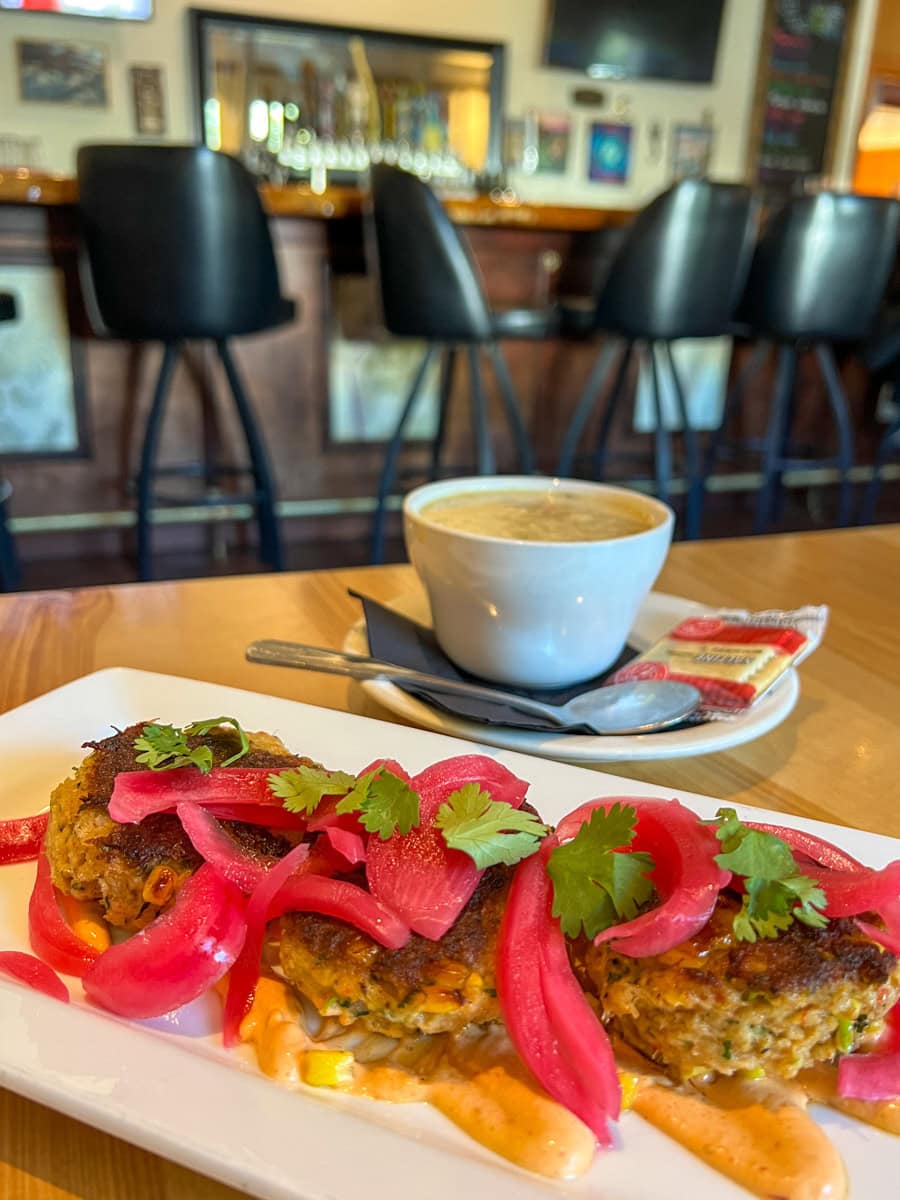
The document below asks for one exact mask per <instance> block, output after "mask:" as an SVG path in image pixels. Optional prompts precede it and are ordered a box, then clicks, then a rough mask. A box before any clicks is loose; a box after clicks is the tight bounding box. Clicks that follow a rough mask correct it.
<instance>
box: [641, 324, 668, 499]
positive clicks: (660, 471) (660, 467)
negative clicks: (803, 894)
mask: <svg viewBox="0 0 900 1200" xmlns="http://www.w3.org/2000/svg"><path fill="white" fill-rule="evenodd" d="M646 352H647V355H648V356H649V358H650V379H651V382H652V385H653V409H654V412H655V413H656V430H655V432H654V438H653V440H654V446H655V454H654V464H653V466H654V471H655V474H656V495H657V497H658V498H659V499H660V500H662V501H663V503H664V504H668V503H669V493H670V484H671V482H672V436H671V434H670V433H669V431H668V429H666V423H665V420H664V419H663V406H662V392H661V391H660V387H659V368H658V366H657V364H656V346H655V345H654V344H653V343H652V342H651V343H650V344H649V345H648V346H647V348H646Z"/></svg>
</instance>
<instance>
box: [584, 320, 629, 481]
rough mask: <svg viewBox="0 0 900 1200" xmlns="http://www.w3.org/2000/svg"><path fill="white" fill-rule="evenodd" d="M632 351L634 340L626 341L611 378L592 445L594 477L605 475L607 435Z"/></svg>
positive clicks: (598, 477)
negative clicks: (597, 430)
mask: <svg viewBox="0 0 900 1200" xmlns="http://www.w3.org/2000/svg"><path fill="white" fill-rule="evenodd" d="M633 352H634V342H627V343H626V344H625V348H624V349H623V351H622V355H621V357H620V359H619V365H618V367H617V368H616V377H615V379H614V380H613V385H612V391H611V392H610V393H609V399H608V400H607V402H606V409H605V411H604V413H603V419H602V421H601V422H600V431H599V433H598V434H597V443H596V445H595V447H594V457H593V458H592V459H591V475H592V477H593V478H594V479H603V478H604V476H605V475H606V459H607V457H608V453H609V449H608V444H609V435H610V433H611V432H612V424H613V418H614V417H615V414H616V410H617V409H618V407H619V400H620V399H621V396H622V388H623V387H624V385H625V380H626V378H627V377H628V368H629V366H630V365H631V359H632V355H633Z"/></svg>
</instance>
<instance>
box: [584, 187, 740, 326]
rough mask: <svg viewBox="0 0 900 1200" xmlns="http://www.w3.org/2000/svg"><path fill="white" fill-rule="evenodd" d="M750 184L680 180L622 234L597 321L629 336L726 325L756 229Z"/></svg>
mask: <svg viewBox="0 0 900 1200" xmlns="http://www.w3.org/2000/svg"><path fill="white" fill-rule="evenodd" d="M756 217H757V205H756V201H755V199H754V197H753V194H752V192H751V191H750V189H749V188H746V187H742V186H740V185H738V184H732V183H710V182H709V181H708V180H703V179H685V180H683V181H682V182H681V183H677V184H675V185H674V186H673V187H671V188H669V189H668V190H667V191H665V192H663V193H662V194H661V195H660V196H657V197H656V199H655V200H653V201H652V202H651V203H650V204H648V205H647V207H646V208H645V209H644V210H643V211H642V212H641V213H639V215H638V216H637V218H636V219H635V221H634V224H633V225H632V226H631V227H630V229H629V230H628V232H627V233H626V236H625V240H624V242H623V243H622V245H621V247H620V249H619V251H618V253H617V254H616V257H615V259H614V260H613V263H612V266H611V268H610V272H609V275H608V276H607V278H606V282H605V283H604V285H603V287H602V289H601V291H600V296H599V300H598V307H597V326H598V328H600V329H604V330H608V331H610V332H613V333H621V334H622V335H623V336H625V337H630V338H660V339H671V338H682V337H716V336H718V335H719V334H722V333H725V332H726V331H727V329H728V327H729V323H730V320H731V316H732V313H733V311H734V308H735V305H736V304H737V302H738V299H739V297H740V295H741V291H742V289H743V286H744V281H745V280H746V277H747V270H748V268H749V266H750V257H751V253H752V250H753V239H754V236H755V233H756Z"/></svg>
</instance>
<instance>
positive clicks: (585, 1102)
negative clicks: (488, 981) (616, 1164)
mask: <svg viewBox="0 0 900 1200" xmlns="http://www.w3.org/2000/svg"><path fill="white" fill-rule="evenodd" d="M554 845H555V839H548V840H547V842H545V843H544V845H543V846H542V847H541V849H540V851H539V852H538V853H537V854H535V855H532V856H531V858H527V859H525V860H524V861H523V862H521V863H520V864H519V865H518V867H517V868H516V873H515V875H514V876H513V882H512V887H511V889H510V893H509V899H508V901H507V905H506V910H505V912H504V914H503V919H502V921H501V925H500V935H499V939H498V944H497V991H498V995H499V997H500V1006H501V1009H502V1011H503V1019H504V1022H505V1024H506V1028H507V1030H508V1032H509V1035H510V1037H511V1038H512V1041H513V1045H514V1046H515V1048H516V1050H517V1051H518V1052H519V1055H520V1056H521V1058H522V1060H523V1061H524V1063H525V1064H526V1066H527V1067H528V1068H529V1069H530V1070H531V1072H532V1074H533V1075H534V1077H535V1078H536V1079H537V1081H538V1083H540V1084H541V1086H542V1087H543V1088H544V1089H545V1090H546V1091H547V1092H548V1093H549V1095H550V1096H552V1097H553V1099H554V1100H557V1101H558V1102H559V1103H560V1104H562V1105H563V1106H564V1107H565V1108H567V1109H569V1111H570V1112H572V1113H574V1114H575V1116H577V1117H578V1118H580V1120H582V1121H584V1123H585V1124H586V1125H587V1126H588V1127H589V1128H590V1129H591V1131H592V1132H593V1133H594V1136H595V1137H596V1138H597V1141H598V1143H599V1144H600V1145H601V1146H609V1145H611V1142H612V1139H611V1137H610V1132H609V1125H608V1123H609V1121H615V1120H617V1119H618V1116H619V1110H620V1108H621V1098H622V1092H621V1087H620V1085H619V1078H618V1073H617V1071H616V1064H615V1060H614V1058H613V1052H612V1047H611V1046H610V1044H609V1039H608V1038H607V1036H606V1032H605V1030H604V1029H603V1026H602V1025H601V1024H600V1021H599V1020H598V1018H597V1016H596V1015H595V1013H594V1011H593V1010H592V1009H591V1007H590V1005H589V1004H588V1002H587V1000H586V999H585V996H584V992H583V991H582V989H581V987H580V986H579V984H578V982H577V980H576V979H575V976H574V974H573V972H572V968H571V966H570V965H569V959H568V954H567V952H566V944H565V938H564V937H563V933H562V930H561V929H560V927H559V922H558V921H557V920H555V919H554V918H553V917H552V916H551V912H550V907H551V898H552V895H551V893H552V889H551V884H550V879H549V877H548V875H547V870H546V864H547V858H548V857H549V853H550V851H551V850H552V849H553V846H554Z"/></svg>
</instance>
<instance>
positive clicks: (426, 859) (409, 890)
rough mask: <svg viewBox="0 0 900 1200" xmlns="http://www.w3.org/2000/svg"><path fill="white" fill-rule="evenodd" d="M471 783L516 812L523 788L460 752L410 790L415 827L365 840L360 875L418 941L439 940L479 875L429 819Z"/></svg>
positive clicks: (503, 771) (490, 762)
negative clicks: (415, 797)
mask: <svg viewBox="0 0 900 1200" xmlns="http://www.w3.org/2000/svg"><path fill="white" fill-rule="evenodd" d="M467 783H475V784H477V785H478V786H479V787H480V788H482V789H483V790H484V791H486V792H489V793H490V796H491V799H492V800H499V801H505V802H506V803H507V804H510V805H511V806H512V807H513V808H518V807H519V806H520V805H521V803H522V801H523V800H524V799H525V793H526V791H527V790H528V784H527V783H526V782H525V781H524V780H523V779H519V778H517V777H516V776H515V775H514V774H513V773H512V771H509V770H508V769H507V768H506V767H504V766H503V765H502V764H501V763H498V762H497V761H496V759H493V758H488V757H487V756H486V755H483V754H463V755H459V756H458V757H456V758H448V759H444V760H443V761H442V762H437V763H434V764H432V765H431V766H430V767H426V768H425V770H424V771H422V772H420V773H419V774H418V775H416V776H414V777H413V779H412V780H411V781H410V786H411V787H412V788H414V790H415V791H417V792H418V793H419V825H418V826H417V827H416V828H415V829H411V830H410V832H409V833H407V834H405V835H403V836H400V835H399V834H394V835H393V836H392V837H389V838H387V839H386V840H384V841H382V840H381V839H379V838H371V839H370V840H369V845H368V857H367V861H366V877H367V879H368V881H369V888H370V889H371V892H372V895H373V896H376V897H377V898H378V899H379V900H383V901H384V903H385V904H386V905H387V906H388V908H390V909H391V910H392V911H393V912H395V913H397V915H398V916H399V917H400V918H401V919H402V920H403V921H405V922H406V923H407V924H408V925H409V927H410V928H411V929H413V930H415V932H416V933H420V934H421V935H422V936H423V937H427V938H430V939H431V940H432V941H437V940H438V939H439V938H441V937H443V936H444V934H445V933H446V932H447V930H448V929H449V928H450V926H451V925H452V924H453V922H454V921H455V920H456V918H457V917H458V916H459V914H460V913H461V912H462V910H463V909H464V908H465V906H466V904H468V902H469V900H470V899H471V896H472V893H473V892H474V891H475V888H476V887H477V886H478V881H479V879H480V878H481V875H482V872H481V871H479V870H478V868H477V867H476V866H475V864H474V862H473V861H472V859H471V858H470V857H469V855H468V854H464V853H463V852H462V851H461V850H450V849H449V848H448V846H447V844H446V842H445V841H444V837H443V834H442V833H441V831H440V830H439V829H437V828H435V825H434V818H435V817H436V816H437V812H438V809H439V808H440V807H441V805H442V804H443V803H444V801H445V800H446V799H447V798H448V797H449V796H450V794H451V793H452V792H455V791H456V790H457V789H458V788H461V787H463V786H464V785H465V784H467Z"/></svg>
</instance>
